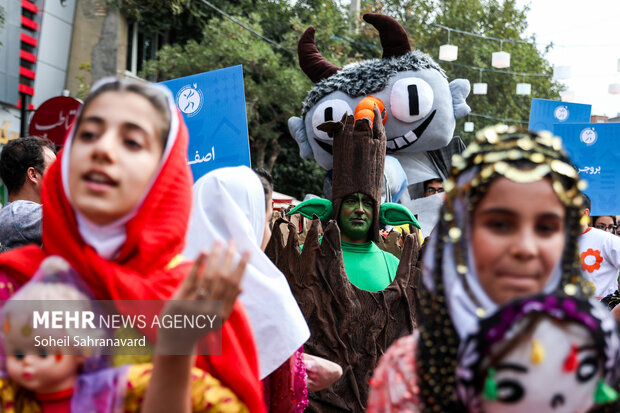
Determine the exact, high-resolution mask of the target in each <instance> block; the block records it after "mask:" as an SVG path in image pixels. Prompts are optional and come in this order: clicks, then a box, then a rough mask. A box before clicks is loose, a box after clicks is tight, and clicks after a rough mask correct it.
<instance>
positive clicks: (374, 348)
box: [266, 108, 419, 412]
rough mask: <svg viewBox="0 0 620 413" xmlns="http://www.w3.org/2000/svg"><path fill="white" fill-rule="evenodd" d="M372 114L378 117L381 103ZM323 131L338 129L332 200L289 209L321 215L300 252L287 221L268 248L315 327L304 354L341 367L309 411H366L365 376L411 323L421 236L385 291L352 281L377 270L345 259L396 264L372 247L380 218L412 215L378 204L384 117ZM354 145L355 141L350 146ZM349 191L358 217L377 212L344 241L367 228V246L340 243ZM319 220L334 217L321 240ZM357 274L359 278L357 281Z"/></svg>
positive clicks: (346, 120)
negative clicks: (284, 232)
mask: <svg viewBox="0 0 620 413" xmlns="http://www.w3.org/2000/svg"><path fill="white" fill-rule="evenodd" d="M375 115H376V119H380V116H381V115H380V114H379V112H378V109H377V108H375ZM322 128H324V129H325V130H329V131H331V132H332V133H333V134H334V157H335V162H334V187H333V192H332V194H333V199H332V202H330V201H327V200H320V199H312V200H309V201H307V202H305V203H302V204H301V205H299V206H298V207H297V208H296V209H295V210H293V211H291V213H302V214H304V215H305V216H312V215H313V214H314V215H317V217H316V219H314V220H313V223H312V226H311V229H310V231H309V232H308V234H307V237H306V240H305V244H304V246H303V250H302V251H301V253H300V252H299V250H298V242H297V232H296V228H295V226H294V225H292V224H290V223H289V224H288V226H289V238H288V242H287V244H286V246H284V243H283V239H282V232H281V230H280V224H281V223H283V222H285V221H283V220H279V221H276V224H275V226H274V232H273V236H272V239H271V241H270V243H269V245H268V246H267V251H266V252H267V254H268V255H269V256H270V257H271V258H272V259H273V260H274V262H275V263H276V265H277V266H278V267H279V268H280V269H281V270H282V272H283V273H284V274H285V275H286V277H287V279H288V281H289V284H290V286H291V290H292V292H293V295H294V296H295V297H296V299H297V301H298V303H299V306H300V308H301V310H302V313H303V314H304V316H305V318H306V321H307V322H308V325H309V326H310V332H311V336H310V340H309V341H308V342H307V343H306V345H305V349H306V351H307V352H308V353H310V354H314V355H318V356H320V357H323V358H326V359H328V360H331V361H334V362H336V363H337V364H339V365H340V366H341V367H342V369H343V372H344V373H343V377H342V378H341V379H340V380H338V381H337V382H336V383H334V384H333V385H332V386H331V387H330V388H329V389H326V390H323V391H321V392H318V393H311V394H310V406H309V408H308V409H309V411H317V412H342V411H355V412H362V411H364V410H365V405H366V398H367V392H368V379H369V378H370V374H371V372H372V369H373V368H374V366H375V365H376V363H377V361H378V358H379V357H380V356H381V354H382V353H383V352H384V351H385V349H386V348H387V346H388V345H389V344H390V343H391V342H393V341H394V340H395V339H397V338H398V337H400V336H402V335H404V334H408V332H409V331H411V329H412V328H413V326H414V313H413V307H414V301H415V300H414V298H415V283H416V277H415V274H416V268H415V265H416V263H417V253H418V247H419V243H417V244H416V241H417V238H416V237H414V236H413V235H408V236H407V238H406V240H405V247H404V249H403V253H402V256H401V260H400V265H398V267H397V269H396V272H395V274H394V275H393V279H392V281H391V282H388V284H389V285H388V286H387V287H386V288H379V287H382V286H383V285H382V284H383V283H385V282H386V280H387V278H383V279H378V280H377V279H375V280H373V281H372V283H374V284H375V287H376V288H375V287H373V289H374V290H376V291H377V292H371V291H366V290H363V289H360V288H358V287H356V286H355V285H354V283H357V282H360V283H361V282H362V281H363V278H364V277H367V278H370V277H372V274H373V272H374V271H375V268H359V267H356V266H355V265H353V266H351V264H352V263H351V262H349V265H347V260H349V259H351V258H352V259H356V258H355V257H356V256H357V257H359V256H362V257H363V259H364V260H365V259H366V258H368V262H371V263H375V262H378V264H377V265H379V268H380V267H384V268H385V269H386V272H385V273H384V275H385V276H389V274H391V273H390V271H393V268H394V264H392V261H387V260H386V259H385V256H384V254H388V253H385V252H383V251H380V250H378V247H377V246H376V244H375V242H377V241H379V221H380V220H383V221H384V222H392V223H395V222H400V223H415V218H413V216H412V215H411V213H410V212H409V210H407V209H406V208H404V207H403V206H401V205H396V204H389V205H385V204H384V205H383V206H382V207H381V208H380V207H379V197H380V191H381V180H382V176H383V157H384V156H385V134H384V132H383V125H382V123H381V121H380V120H379V121H375V122H374V128H373V127H372V126H371V124H370V122H369V120H368V119H366V118H364V119H359V120H357V121H355V120H354V119H353V116H344V117H343V119H342V122H332V123H328V124H325V125H323V126H322ZM353 142H356V144H355V145H352V143H353ZM361 170H363V172H361V173H360V171H361ZM351 195H353V198H352V199H353V202H352V204H354V205H357V209H358V210H359V217H362V216H365V215H366V214H367V213H368V211H370V212H371V214H372V217H371V219H370V220H369V219H367V218H368V216H366V218H357V219H353V220H352V222H350V223H349V224H343V227H344V228H347V229H346V234H347V235H343V238H344V237H345V236H348V237H349V238H351V237H353V238H355V237H356V235H355V233H356V232H358V231H360V230H361V231H362V232H364V231H365V234H364V235H363V237H364V239H365V238H368V239H369V241H368V242H369V243H370V244H367V243H364V244H354V243H349V244H344V245H343V244H341V236H340V231H339V229H338V226H337V225H336V221H335V220H339V222H341V223H342V222H343V215H342V214H341V211H343V210H344V209H346V203H347V202H348V201H347V199H349V197H350V196H351ZM367 210H368V211H367ZM375 211H376V212H375ZM320 218H322V219H324V220H328V219H329V218H333V219H332V220H331V221H329V223H327V225H326V227H325V233H324V235H323V238H322V240H319V226H320V223H319V221H320ZM356 227H357V228H356ZM343 234H345V229H343ZM356 245H363V248H364V251H359V250H354V251H349V252H345V249H346V248H347V247H353V248H355V246H356ZM343 255H344V257H345V259H344V260H343ZM364 255H366V257H364ZM347 257H349V258H347ZM390 260H392V258H390ZM386 261H387V262H386ZM353 264H354V263H353ZM345 268H347V271H346V272H345ZM349 268H352V270H353V271H356V272H357V273H358V274H356V275H355V277H353V279H352V277H351V276H350V275H349V276H348V274H347V272H348V270H349ZM379 268H377V269H379ZM384 275H382V277H383V276H384ZM356 277H357V278H359V279H357V280H356V279H354V278H356ZM350 279H351V280H352V281H353V283H352V282H350V281H349V280H350ZM377 285H378V286H379V287H377Z"/></svg>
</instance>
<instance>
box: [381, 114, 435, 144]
mask: <svg viewBox="0 0 620 413" xmlns="http://www.w3.org/2000/svg"><path fill="white" fill-rule="evenodd" d="M435 113H437V109H435V110H434V111H433V113H431V114H430V116H428V117H427V118H426V119H425V120H424V122H422V124H421V125H420V126H418V127H417V128H415V129H414V130H412V131H409V132H407V133H405V134H404V135H403V136H397V137H396V138H392V139H390V140H388V141H387V152H388V153H392V152H395V151H398V150H400V149H404V148H406V147H408V146H411V145H413V144H414V143H415V142H416V141H417V140H418V139H419V138H420V136H422V134H423V133H424V131H425V130H426V128H428V125H430V124H431V121H432V120H433V118H434V117H435Z"/></svg>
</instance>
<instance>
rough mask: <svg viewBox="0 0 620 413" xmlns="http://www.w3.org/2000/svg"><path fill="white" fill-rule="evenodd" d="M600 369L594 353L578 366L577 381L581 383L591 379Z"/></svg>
mask: <svg viewBox="0 0 620 413" xmlns="http://www.w3.org/2000/svg"><path fill="white" fill-rule="evenodd" d="M597 371H598V359H597V358H596V356H595V355H594V354H591V355H589V356H587V357H586V358H584V359H583V360H582V361H581V363H579V367H577V381H578V382H580V383H583V382H586V381H588V380H590V379H591V378H592V377H593V376H594V375H595V374H596V372H597Z"/></svg>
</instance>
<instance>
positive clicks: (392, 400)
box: [368, 126, 588, 412]
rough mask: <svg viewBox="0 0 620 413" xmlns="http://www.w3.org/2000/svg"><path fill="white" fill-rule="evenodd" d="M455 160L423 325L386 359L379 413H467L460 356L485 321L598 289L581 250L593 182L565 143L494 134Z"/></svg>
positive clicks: (423, 297)
mask: <svg viewBox="0 0 620 413" xmlns="http://www.w3.org/2000/svg"><path fill="white" fill-rule="evenodd" d="M452 163H453V166H454V167H453V170H452V173H451V177H450V179H449V180H447V181H446V182H444V188H445V189H446V201H445V203H444V205H443V207H442V210H441V213H440V217H441V219H440V221H439V224H438V227H437V229H436V234H434V236H433V237H432V238H431V240H430V242H429V244H428V245H426V252H425V255H424V268H423V273H422V283H421V288H420V302H419V303H420V307H419V308H420V310H419V311H420V312H421V313H422V315H421V316H420V318H419V323H418V324H419V328H418V329H416V331H415V332H414V334H412V335H410V336H407V337H403V338H402V339H400V340H398V341H397V342H396V343H394V344H393V345H392V346H391V347H390V349H389V350H388V351H387V352H386V354H385V355H384V357H383V358H382V360H381V362H380V363H379V366H378V367H377V369H376V370H375V373H374V375H373V378H372V382H371V387H372V389H371V391H370V397H369V401H368V411H369V412H420V411H423V412H456V411H459V412H460V411H463V409H462V407H461V406H460V405H459V403H458V402H457V400H455V394H456V393H455V389H456V387H455V386H456V373H457V370H456V369H457V360H458V358H457V352H458V349H459V345H460V344H461V342H463V341H464V340H465V339H466V338H467V337H468V336H469V335H470V334H472V333H473V332H475V331H476V330H477V328H478V322H479V319H481V318H484V317H486V316H487V315H489V314H491V313H493V312H495V311H496V310H497V308H498V307H499V306H500V305H504V304H506V303H508V302H509V301H510V300H513V299H516V298H520V297H524V296H527V295H533V294H539V293H545V294H550V293H557V294H560V295H562V296H563V295H566V296H577V297H579V296H584V295H587V293H588V291H587V290H588V289H587V288H585V287H584V286H583V285H582V277H581V272H580V268H579V261H578V247H577V238H578V236H579V234H580V224H579V222H580V218H581V205H582V203H583V199H582V197H581V189H583V182H581V181H579V174H578V171H577V169H576V168H575V166H574V165H573V164H572V163H571V161H570V159H569V158H568V156H567V155H566V154H565V152H564V151H562V142H561V140H560V139H559V138H555V137H553V136H551V134H549V133H542V132H541V133H539V134H535V133H530V132H525V131H517V130H516V129H515V128H507V127H506V126H497V127H493V128H487V129H484V130H483V131H481V132H480V133H479V134H478V136H477V140H476V142H474V143H472V144H471V145H470V146H469V147H468V148H467V149H466V150H465V151H464V152H463V156H460V155H455V157H454V158H453V162H452ZM559 373H560V372H558V374H559Z"/></svg>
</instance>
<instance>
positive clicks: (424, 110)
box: [390, 77, 435, 123]
mask: <svg viewBox="0 0 620 413" xmlns="http://www.w3.org/2000/svg"><path fill="white" fill-rule="evenodd" d="M434 99H435V95H434V94H433V88H432V87H431V85H429V84H428V83H426V81H424V80H423V79H420V78H419V77H408V78H406V79H400V80H398V81H397V82H396V83H394V86H392V93H391V95H390V109H391V110H392V115H394V117H395V118H396V119H398V120H400V121H402V122H407V123H411V122H415V121H417V120H420V119H422V118H423V117H425V116H426V115H428V112H430V111H431V109H432V108H433V100H434Z"/></svg>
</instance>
